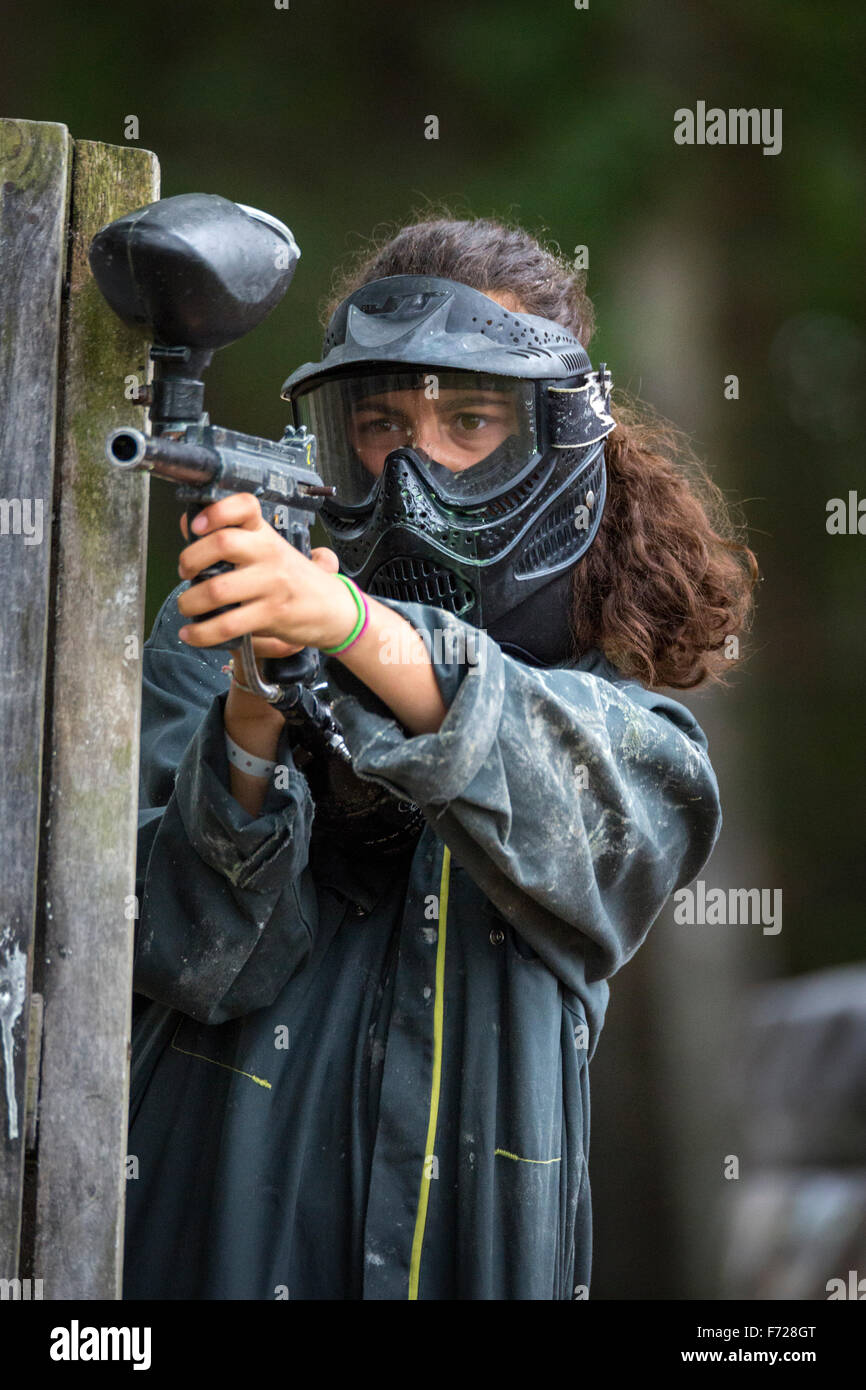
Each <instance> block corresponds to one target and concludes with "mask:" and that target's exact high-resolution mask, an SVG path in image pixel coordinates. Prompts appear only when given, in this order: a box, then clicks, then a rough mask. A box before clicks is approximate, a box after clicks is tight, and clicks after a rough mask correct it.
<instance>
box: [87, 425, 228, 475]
mask: <svg viewBox="0 0 866 1390" xmlns="http://www.w3.org/2000/svg"><path fill="white" fill-rule="evenodd" d="M105 454H106V457H107V459H108V462H109V463H111V464H113V465H114V467H115V468H120V469H123V471H124V472H127V473H142V472H153V473H157V474H159V476H160V477H161V478H169V479H171V480H172V481H173V482H176V483H189V484H191V485H192V486H193V487H201V486H203V485H205V484H207V483H210V482H212V481H213V479H214V478H215V477H216V476H217V474H218V473H219V472H220V460H219V456H218V455H217V454H215V453H213V452H212V450H210V449H207V448H205V447H204V445H202V444H181V443H180V442H179V441H178V440H176V439H164V438H162V437H159V436H157V437H149V436H148V435H146V434H142V432H141V430H130V429H126V430H112V432H111V434H110V435H109V436H108V439H107V440H106V444H105Z"/></svg>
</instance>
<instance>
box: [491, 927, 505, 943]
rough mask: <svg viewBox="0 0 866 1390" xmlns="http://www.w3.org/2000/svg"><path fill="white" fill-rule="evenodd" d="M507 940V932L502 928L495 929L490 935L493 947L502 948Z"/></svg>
mask: <svg viewBox="0 0 866 1390" xmlns="http://www.w3.org/2000/svg"><path fill="white" fill-rule="evenodd" d="M504 940H505V932H504V931H503V930H502V928H501V927H494V928H493V930H492V932H491V933H490V943H491V945H493V946H501V945H502V943H503V941H504Z"/></svg>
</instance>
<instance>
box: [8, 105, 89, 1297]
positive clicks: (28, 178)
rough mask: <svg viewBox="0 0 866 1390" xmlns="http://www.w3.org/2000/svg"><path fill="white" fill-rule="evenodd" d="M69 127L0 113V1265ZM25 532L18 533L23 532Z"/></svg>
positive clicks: (33, 776) (17, 1118)
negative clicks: (0, 844) (0, 755)
mask: <svg viewBox="0 0 866 1390" xmlns="http://www.w3.org/2000/svg"><path fill="white" fill-rule="evenodd" d="M71 166H72V150H71V142H70V139H69V135H68V133H67V131H66V128H65V126H62V125H50V124H47V123H40V124H36V123H32V122H26V121H10V120H2V121H0V243H2V254H0V604H2V610H3V621H2V624H0V747H2V748H3V750H4V751H3V764H4V765H3V775H2V777H0V835H2V842H3V852H2V854H0V1154H2V1162H0V1277H2V1278H4V1279H14V1278H15V1277H16V1276H17V1274H18V1246H19V1239H20V1224H21V1192H22V1183H23V1176H24V1153H25V1146H24V1139H25V1126H26V1116H25V1091H26V1054H27V1046H26V1041H27V1034H28V1024H29V1016H30V983H31V972H32V962H33V928H34V920H35V914H36V865H37V856H38V844H39V807H40V770H41V763H42V728H43V710H44V701H45V654H46V640H47V628H48V609H49V580H50V558H51V506H52V501H51V499H52V493H53V480H54V449H55V419H56V412H57V367H58V355H59V349H60V303H61V290H62V284H63V276H64V270H65V251H66V221H67V209H68V201H69V183H70V172H71ZM27 531H29V532H30V534H29V535H28V534H27V533H26V532H27Z"/></svg>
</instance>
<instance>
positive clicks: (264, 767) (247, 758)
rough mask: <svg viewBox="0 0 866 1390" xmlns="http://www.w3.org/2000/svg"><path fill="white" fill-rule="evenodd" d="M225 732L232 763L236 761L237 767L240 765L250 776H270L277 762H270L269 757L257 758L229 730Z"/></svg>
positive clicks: (242, 770) (229, 757) (229, 758)
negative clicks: (236, 740)
mask: <svg viewBox="0 0 866 1390" xmlns="http://www.w3.org/2000/svg"><path fill="white" fill-rule="evenodd" d="M223 732H224V733H225V736H226V753H227V754H228V760H229V762H230V763H234V765H235V767H239V768H240V770H241V772H246V773H247V775H248V776H250V777H270V775H271V773H272V772H273V770H274V768H275V767H276V763H269V762H268V760H267V758H257V757H256V756H255V754H254V753H248V752H247V751H246V749H245V748H241V746H240V744H239V743H235V741H234V739H233V738H230V737H229V734H228V731H227V730H224V731H223Z"/></svg>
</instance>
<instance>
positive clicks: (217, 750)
mask: <svg viewBox="0 0 866 1390" xmlns="http://www.w3.org/2000/svg"><path fill="white" fill-rule="evenodd" d="M185 587H186V585H180V586H179V587H178V588H177V589H175V590H174V591H173V592H172V593H171V594H170V595H169V597H168V599H167V600H166V602H165V603H164V604H163V607H162V609H161V611H160V613H159V616H158V618H157V620H156V623H155V624H154V628H153V632H152V633H151V635H150V637H149V638H148V640H147V642H146V643H145V646H144V662H143V673H142V716H141V760H140V784H139V816H138V821H139V830H138V856H137V866H136V895H137V898H138V903H139V911H140V919H139V923H138V931H137V939H136V952H135V968H134V974H133V989H134V990H135V991H136V993H138V994H142V995H145V996H146V997H147V998H149V999H153V1000H156V1001H158V1002H159V1003H161V1004H164V1005H167V1006H168V1007H170V1008H173V1009H179V1010H181V1012H183V1013H186V1014H189V1015H190V1016H191V1017H192V1018H195V1019H197V1020H199V1021H200V1022H203V1023H222V1022H224V1021H225V1020H226V1019H229V1018H234V1017H237V1016H240V1015H242V1014H245V1013H249V1012H250V1011H251V1010H252V1009H256V1008H261V1007H263V1006H265V1005H266V1004H269V1003H271V1002H272V1001H273V999H274V998H275V997H276V995H277V993H278V992H279V990H280V989H281V988H282V986H283V984H284V983H285V982H286V980H287V979H289V978H290V977H291V975H292V974H293V973H294V972H295V971H296V970H297V969H298V968H299V967H300V966H301V965H302V964H303V963H304V961H305V960H306V959H307V957H308V955H309V952H310V948H311V943H312V937H313V932H314V930H315V922H316V902H315V894H314V893H313V892H312V889H311V885H310V884H309V883H308V882H306V880H307V879H308V878H309V875H306V874H305V873H304V871H305V869H306V867H307V862H308V853H309V844H310V832H311V828H312V822H313V809H314V808H313V801H312V797H311V795H310V791H309V787H308V786H307V782H306V779H305V777H304V776H303V774H302V773H301V772H299V771H298V769H297V768H296V767H295V766H294V763H293V761H292V755H291V751H290V749H289V746H288V731H287V730H285V731H284V732H283V733H282V734H281V736H280V744H279V748H278V751H277V755H276V761H277V763H278V764H280V765H281V766H282V769H283V772H282V775H281V777H280V778H279V779H277V778H272V779H271V780H270V782H269V784H268V790H267V793H266V796H265V801H264V803H263V805H262V810H261V813H260V814H259V815H258V816H257V817H253V816H251V815H249V814H248V812H247V811H245V810H244V808H243V807H242V806H241V805H240V803H239V802H237V801H235V799H234V798H233V797H232V795H231V791H230V787H231V781H230V777H229V764H228V758H227V756H226V749H225V731H224V725H223V710H224V707H225V701H226V697H227V693H228V677H227V676H226V675H224V674H223V673H222V671H221V669H220V668H221V667H222V666H223V665H224V664H225V662H226V660H227V658H228V656H229V655H230V653H228V652H226V651H223V650H216V649H213V650H207V651H205V650H196V649H193V648H191V647H189V646H188V645H187V644H186V643H185V642H183V641H181V639H180V638H179V637H178V636H177V631H178V629H179V628H180V627H181V626H182V624H183V621H184V620H183V619H182V617H181V615H180V614H179V613H178V609H177V595H178V594H179V593H180V592H181V590H182V589H183V588H185ZM282 783H284V785H281V784H282Z"/></svg>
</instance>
